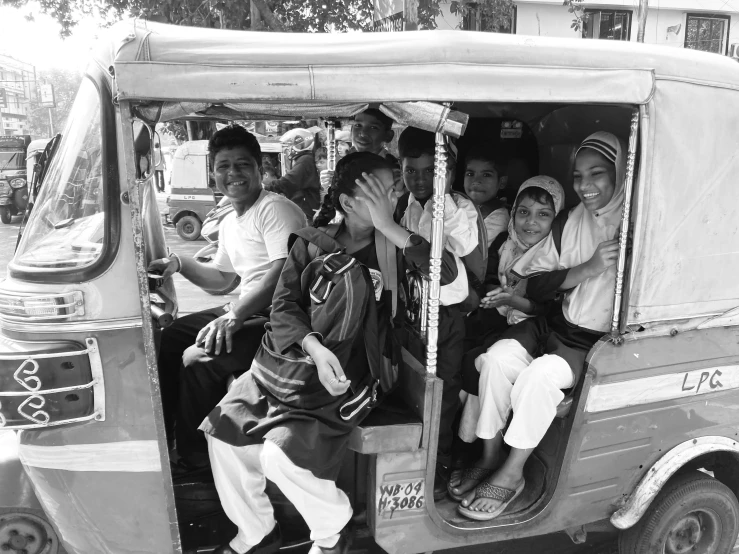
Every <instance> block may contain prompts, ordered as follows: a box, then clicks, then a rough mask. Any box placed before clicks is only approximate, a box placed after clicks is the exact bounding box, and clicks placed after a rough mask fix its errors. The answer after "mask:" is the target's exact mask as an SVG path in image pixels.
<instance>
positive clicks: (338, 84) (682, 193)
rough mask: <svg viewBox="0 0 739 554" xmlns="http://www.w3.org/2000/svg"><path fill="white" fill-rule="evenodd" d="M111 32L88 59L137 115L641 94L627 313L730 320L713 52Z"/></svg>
mask: <svg viewBox="0 0 739 554" xmlns="http://www.w3.org/2000/svg"><path fill="white" fill-rule="evenodd" d="M111 32H112V33H113V34H112V37H113V38H112V39H111V40H109V41H108V42H107V43H103V45H102V47H101V49H99V50H98V51H97V54H96V57H95V62H96V63H97V64H98V65H99V66H100V67H101V68H102V69H104V70H105V71H106V74H107V72H108V70H109V68H110V69H111V70H112V71H113V72H114V74H115V79H114V83H113V86H112V90H113V94H114V95H116V96H117V98H118V99H119V100H131V101H133V102H134V103H136V104H138V106H137V110H138V113H139V114H140V115H143V116H144V117H145V118H147V119H149V120H150V121H163V120H167V119H178V118H180V119H181V118H187V117H191V118H192V117H209V118H213V117H214V116H215V118H217V117H218V116H221V118H222V119H228V118H229V117H230V118H231V119H238V118H239V117H238V116H241V117H242V118H244V119H249V118H251V119H257V118H262V119H267V118H271V117H288V116H293V117H294V116H303V117H306V118H310V117H316V116H330V115H333V116H337V117H340V116H350V115H353V114H355V113H358V112H360V111H362V110H363V109H365V108H366V106H367V104H368V103H375V102H385V103H388V102H396V103H397V102H399V103H403V102H406V101H419V100H421V101H424V100H425V101H429V102H437V103H438V102H443V101H455V102H458V104H456V105H455V106H461V107H460V109H463V108H466V107H470V108H474V106H475V105H476V104H474V103H475V102H488V103H495V104H497V105H501V104H504V103H508V104H510V105H517V106H520V108H521V112H520V114H519V115H518V117H519V118H520V119H524V120H528V121H531V120H534V119H538V118H541V117H543V116H545V115H546V114H547V113H549V112H552V110H555V109H557V107H558V106H560V107H561V106H565V105H570V106H571V105H572V104H575V105H577V104H589V105H593V104H611V105H613V104H618V105H621V106H623V105H631V106H636V105H639V106H641V114H640V132H639V153H640V157H639V159H638V164H639V165H638V167H637V170H638V171H637V173H636V187H637V188H636V195H635V197H634V209H635V212H634V213H635V214H636V216H635V219H634V221H635V225H634V232H633V237H634V242H633V251H632V257H631V265H630V266H629V267H630V269H629V271H630V287H629V290H628V291H627V296H626V300H627V301H626V302H625V304H624V307H625V309H626V313H627V319H628V322H629V323H630V324H632V325H635V326H638V325H644V326H649V325H653V324H657V325H659V324H660V323H662V322H666V321H667V322H675V323H674V324H675V325H677V326H679V325H680V323H678V322H681V321H682V322H687V323H686V325H687V326H688V327H690V326H694V325H695V324H696V323H694V322H695V321H697V320H700V319H701V318H703V319H705V318H716V316H719V317H718V319H717V320H715V321H718V322H721V321H729V322H731V321H734V320H736V321H739V313H738V314H737V315H735V316H731V314H732V313H734V312H739V308H738V307H739V285H737V284H736V283H737V280H736V275H737V274H739V202H737V201H736V190H737V175H739V133H737V129H739V110H736V109H734V108H733V107H734V106H736V105H737V104H739V64H737V63H736V62H734V61H733V60H731V59H729V58H727V57H725V56H720V55H715V54H708V53H704V52H696V51H693V50H688V49H681V48H668V47H660V46H650V45H644V44H637V43H632V42H621V41H608V40H576V39H549V38H542V37H528V36H520V35H504V34H496V33H480V32H463V31H423V32H406V33H349V34H297V33H296V34H281V33H258V32H244V31H222V30H212V29H201V28H192V27H175V26H168V25H163V24H156V23H150V22H145V21H128V22H122V23H120V24H118V25H116V26H114V28H113V29H112V31H111ZM525 103H530V104H528V105H527V104H525ZM491 105H492V104H491ZM527 106H528V107H527ZM537 106H538V107H537ZM527 109H529V110H532V111H530V113H529V115H530V116H531V117H528V118H527V117H526V110H527ZM488 116H493V114H492V113H488ZM573 132H574V131H572V129H570V134H572V133H573ZM564 133H565V134H566V133H567V130H565V131H564ZM575 134H577V133H575ZM583 138H585V137H584V136H571V137H568V138H567V139H566V140H568V141H569V142H571V143H575V142H579V141H580V140H582V139H583ZM622 138H624V139H625V138H627V137H625V136H624V137H622ZM571 161H573V160H571ZM722 314H728V316H726V315H725V316H723V317H722ZM726 317H729V318H730V319H728V320H727V319H726ZM731 317H734V319H731ZM670 325H672V323H670Z"/></svg>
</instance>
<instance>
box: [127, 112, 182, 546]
mask: <svg viewBox="0 0 739 554" xmlns="http://www.w3.org/2000/svg"><path fill="white" fill-rule="evenodd" d="M116 117H117V118H118V123H119V128H120V129H121V135H120V137H119V140H120V142H119V145H118V147H119V152H120V155H119V157H120V159H121V160H122V161H123V164H121V163H119V167H118V170H119V172H120V171H121V168H122V167H125V176H124V177H125V182H127V183H130V184H129V187H128V191H127V192H128V205H129V209H130V212H131V232H132V234H133V248H134V257H135V260H136V281H137V284H138V288H139V303H140V305H141V318H142V321H141V323H142V326H141V327H142V338H143V343H144V354H145V356H146V369H147V372H148V377H149V384H150V387H151V394H152V410H153V412H154V424H155V426H156V434H157V442H158V445H159V457H160V466H161V467H162V468H168V467H169V466H170V461H169V450H168V449H167V447H166V444H167V439H166V436H165V431H164V409H163V407H162V403H161V400H159V399H157V398H156V397H154V395H159V394H160V392H159V391H160V388H161V387H160V383H159V370H158V367H157V354H156V346H155V344H154V324H153V322H152V317H151V303H150V301H149V277H148V271H147V267H146V241H145V239H144V224H143V216H142V204H143V201H142V197H143V189H142V185H143V184H145V183H146V181H147V179H137V178H136V169H137V168H136V167H135V159H136V156H135V144H134V135H133V121H134V117H133V112H132V110H131V102H130V101H126V100H122V101H120V102H119V104H118V106H117V107H116ZM162 479H163V480H164V491H165V493H164V494H165V498H166V501H167V511H168V517H169V520H170V534H171V537H172V545H173V550H174V552H176V553H177V554H180V553H181V552H182V543H181V540H180V532H179V527H178V525H177V515H176V513H175V500H174V487H173V485H172V474H171V473H170V472H169V471H165V470H162Z"/></svg>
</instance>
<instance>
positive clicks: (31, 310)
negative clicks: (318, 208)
mask: <svg viewBox="0 0 739 554" xmlns="http://www.w3.org/2000/svg"><path fill="white" fill-rule="evenodd" d="M738 99H739V67H737V66H736V64H735V63H734V62H733V61H732V60H730V59H728V58H725V57H722V56H714V55H711V54H706V53H702V52H696V51H692V50H682V49H674V48H663V47H656V46H645V45H642V44H633V43H626V44H622V43H619V44H614V43H612V42H611V41H582V40H560V39H548V38H541V37H526V36H520V35H498V34H491V33H474V32H461V31H451V32H446V31H438V32H436V31H426V32H422V33H421V32H407V33H387V34H385V33H383V34H371V33H365V34H359V33H357V34H314V35H299V34H278V33H248V32H243V33H241V32H234V31H221V30H213V29H199V28H185V27H170V26H166V25H161V24H154V23H149V22H145V21H128V22H124V23H121V24H118V25H116V26H114V27H113V29H112V30H111V34H110V35H109V38H108V39H107V40H106V41H104V42H103V43H102V45H101V46H100V48H99V49H98V50H97V51H96V53H95V56H94V59H93V62H92V63H91V64H90V65H89V67H88V70H87V73H86V76H85V79H84V80H83V83H82V85H81V87H80V90H79V93H78V96H77V100H76V101H75V104H74V108H73V111H72V114H71V116H70V117H69V119H68V121H69V123H68V125H67V128H66V129H65V131H64V133H63V138H62V139H61V143H60V145H59V147H58V149H57V152H56V155H55V156H54V157H53V159H52V162H51V167H50V168H49V170H48V172H47V174H46V178H45V181H44V187H43V189H42V192H41V194H40V196H39V198H38V199H37V203H36V207H35V209H34V211H33V213H32V215H31V218H30V221H29V224H28V227H27V230H26V232H25V233H24V235H23V238H22V241H21V243H20V245H19V247H18V249H17V251H16V253H15V256H14V258H13V260H12V262H11V263H10V265H9V271H8V276H7V278H6V279H5V280H4V281H2V282H0V335H1V337H0V426H2V427H3V428H4V429H6V430H13V431H17V432H18V436H17V440H16V439H15V437H14V436H11V438H10V439H8V438H7V435H6V436H4V438H3V441H4V442H3V443H2V444H3V445H4V446H3V450H2V456H0V482H1V483H2V488H1V489H0V547H1V548H3V549H4V550H6V551H10V552H16V553H18V552H22V551H25V552H27V553H28V554H41V553H44V554H46V553H54V552H68V553H70V554H99V553H101V552H106V553H144V552H145V553H151V554H166V553H175V552H177V553H179V552H183V551H185V552H195V551H197V552H207V551H209V550H208V548H209V547H210V548H212V547H213V545H216V544H219V543H220V542H222V541H223V540H224V539H228V538H230V536H231V528H230V527H228V526H223V525H222V521H221V520H219V519H218V517H217V513H218V500H217V496H216V495H215V493H214V492H213V489H212V487H211V488H208V484H207V483H190V484H188V485H177V486H173V482H172V479H171V476H170V471H169V456H168V449H167V442H166V439H165V434H164V425H163V417H162V403H161V397H160V391H159V381H158V375H157V367H156V363H157V355H156V352H157V339H158V334H159V329H158V324H157V322H158V321H161V319H160V317H159V316H160V315H161V314H162V313H165V312H166V313H169V314H171V315H173V316H176V315H177V297H176V293H175V291H174V289H173V283H172V282H171V281H170V280H166V281H165V282H164V283H157V282H155V281H156V280H150V279H149V277H148V275H147V266H148V263H149V261H150V260H152V259H155V258H160V257H163V256H165V255H166V254H167V248H166V244H165V239H164V233H163V231H162V225H161V220H160V217H159V213H158V211H157V209H156V202H155V187H154V184H153V177H152V175H151V173H150V172H148V171H145V172H142V171H141V166H140V165H139V164H138V163H137V159H138V156H141V155H144V156H146V155H151V156H154V155H155V154H156V153H155V152H146V151H137V148H141V146H140V145H142V144H146V143H147V141H144V140H138V139H139V130H141V132H142V133H148V134H149V136H150V137H153V136H154V133H153V128H154V126H155V125H156V123H159V122H164V121H169V120H173V119H181V118H192V119H195V118H203V117H206V116H207V117H212V118H213V119H217V120H221V121H226V120H248V119H265V118H268V119H274V120H278V119H280V118H290V119H297V118H300V117H304V118H315V117H319V116H320V117H351V116H353V115H354V114H356V113H359V112H361V111H363V110H365V109H366V108H367V106H368V105H370V104H371V105H372V106H375V107H383V108H384V109H386V110H388V111H390V112H392V113H394V114H399V116H400V115H403V114H405V115H407V116H408V117H407V119H406V124H408V123H411V124H417V125H419V126H420V125H422V124H421V123H417V122H415V120H414V119H413V117H412V113H413V112H414V111H415V108H414V106H413V102H415V101H419V102H423V103H426V104H435V105H438V107H439V113H440V114H441V115H440V116H439V117H438V120H437V121H436V122H435V123H434V124H435V125H436V128H437V129H438V133H437V144H438V146H439V147H438V148H437V159H436V179H435V186H434V197H433V201H434V202H435V205H436V206H437V207H438V208H439V209H438V210H436V211H435V214H436V215H435V220H434V233H433V247H432V264H431V265H432V271H431V274H430V275H429V276H427V278H424V279H422V281H421V282H420V283H419V284H418V287H415V290H417V291H419V294H420V297H419V298H418V300H419V305H420V310H419V312H416V313H413V314H410V315H411V316H413V317H409V329H410V330H412V331H414V332H412V333H409V340H408V344H407V345H406V349H405V351H404V359H405V362H406V363H405V367H404V369H403V370H402V372H401V374H400V378H399V385H398V394H397V395H396V396H395V397H394V399H393V400H394V401H393V403H390V404H387V405H385V404H383V405H380V406H379V407H377V408H376V409H375V411H374V412H373V413H372V414H371V415H370V416H369V417H368V418H367V420H365V422H364V423H363V424H362V425H361V426H360V427H359V428H358V429H357V430H356V431H355V433H354V435H353V436H352V439H351V448H352V452H351V453H350V455H349V456H348V457H347V459H346V460H345V469H346V471H345V474H344V475H342V477H340V479H339V484H340V485H341V486H342V487H343V488H344V489H345V490H346V491H347V493H348V494H349V496H350V498H351V500H352V503H353V507H354V512H355V514H356V517H355V520H356V521H355V523H356V525H357V527H359V528H360V529H359V530H358V531H357V532H358V533H360V534H362V533H363V534H364V536H368V537H371V538H372V539H373V540H374V541H375V542H376V544H377V545H379V546H380V547H381V548H382V549H383V550H384V551H386V552H389V553H399V554H400V553H402V554H413V553H420V552H431V551H437V550H444V549H448V548H453V547H464V546H473V545H483V544H484V545H488V546H487V547H486V548H487V551H488V552H496V551H497V549H496V543H498V542H500V541H503V540H518V539H524V538H527V537H532V536H536V535H542V534H545V533H553V532H559V531H565V532H567V533H568V534H569V536H570V537H571V538H572V539H573V540H574V541H575V542H582V541H584V540H585V537H586V534H587V532H588V531H589V530H590V529H593V528H600V529H603V528H607V529H610V530H613V531H616V530H618V531H620V539H619V548H620V552H621V553H622V554H633V553H640V554H647V553H652V552H660V553H662V552H664V553H667V554H676V553H683V552H694V553H696V554H709V553H710V554H727V553H728V552H730V551H731V550H732V548H733V545H734V542H735V541H736V537H737V533H738V532H739V501H737V495H738V494H739V410H738V409H737V408H739V340H737V337H738V336H739V285H737V281H736V275H737V273H738V272H739V248H737V245H738V244H739V202H737V201H736V200H735V191H736V187H737V175H739V156H737V152H738V151H739V136H737V134H736V131H735V130H736V128H737V127H738V126H739V112H737V111H736V110H731V109H729V108H728V107H730V106H734V105H735V104H736V102H737V100H738ZM448 103H452V104H451V106H450V105H449V104H448ZM450 110H456V111H459V112H462V113H464V114H468V115H469V117H470V122H469V127H468V128H469V129H471V128H472V127H473V126H475V125H477V126H483V127H487V128H498V127H496V125H498V126H499V125H500V122H501V121H503V120H516V121H521V122H523V123H524V124H525V125H526V126H527V127H528V129H529V130H531V132H532V134H533V136H534V137H535V138H536V146H537V151H536V152H535V156H534V159H536V160H538V170H537V171H538V173H543V174H547V175H551V176H552V177H555V178H556V179H558V180H559V181H560V182H561V183H562V184H563V185H564V186H565V187H566V188H570V187H571V184H572V163H573V158H574V151H575V148H576V146H577V145H578V144H579V143H580V141H581V140H582V139H583V138H584V137H586V136H588V135H589V134H590V133H592V132H594V131H598V130H605V131H610V132H612V133H615V134H617V135H619V136H621V137H623V138H627V139H628V144H629V155H628V162H629V163H628V171H627V175H626V178H625V183H624V184H625V193H626V199H627V200H626V203H625V206H624V209H623V216H622V221H621V227H620V245H619V260H618V272H617V280H616V283H615V303H614V315H613V321H612V325H611V331H610V332H609V333H606V334H604V336H603V337H602V339H601V340H600V341H599V342H598V343H597V344H596V345H595V346H594V347H593V349H592V350H591V351H590V353H589V355H588V358H587V362H586V371H585V372H584V374H583V377H582V378H581V380H580V382H579V383H578V384H577V386H576V387H575V388H574V389H573V390H572V391H571V392H570V394H568V395H567V397H566V398H565V400H564V401H563V402H562V403H561V404H560V407H559V410H558V415H557V418H556V419H555V421H554V423H553V424H552V426H551V427H550V429H549V431H548V433H547V435H546V437H545V439H544V440H543V441H542V443H541V444H540V445H539V447H538V448H536V450H535V451H534V455H533V456H532V457H531V458H530V460H529V463H528V466H527V468H526V473H527V478H526V482H527V486H526V489H525V491H524V494H522V495H521V496H520V497H519V498H518V499H517V500H516V501H515V502H514V503H513V504H511V505H510V506H509V507H508V509H507V511H506V512H504V513H503V514H502V515H501V516H500V517H497V518H496V519H493V520H492V521H489V522H473V521H468V520H465V519H463V518H461V517H460V516H458V515H457V512H456V505H455V504H454V503H452V502H451V501H450V500H442V501H440V502H435V501H434V499H433V495H432V494H431V492H432V489H433V479H434V467H435V461H436V442H437V437H438V422H439V414H440V398H441V392H442V381H441V380H439V379H438V378H437V377H436V376H435V369H436V366H435V360H436V339H437V332H438V330H437V323H438V317H437V312H438V305H439V303H438V298H439V271H440V270H439V267H440V265H439V264H440V262H439V258H440V256H441V248H442V244H441V240H440V239H441V237H442V225H443V221H442V217H441V212H443V210H442V209H441V206H442V204H443V182H444V179H443V176H444V169H445V163H446V162H445V154H444V152H445V150H444V148H443V147H442V146H443V143H444V140H445V133H447V132H449V129H448V126H447V123H448V120H447V115H448V113H449V111H450ZM409 114H411V115H409ZM426 124H428V122H426ZM707 137H710V140H709V139H708V138H707ZM153 145H154V140H149V141H148V146H146V147H145V148H148V149H149V150H152V151H153V149H154V146H153ZM83 162H84V165H85V167H84V168H82V167H81V166H80V164H82V163H83ZM78 166H80V167H78ZM78 170H80V171H78ZM74 174H77V175H78V177H77V179H76V180H77V181H80V180H81V182H80V184H81V185H83V186H84V187H85V188H87V189H95V190H96V191H97V192H98V194H95V195H90V196H89V198H92V199H94V200H95V202H94V203H90V202H87V203H84V202H83V198H82V197H78V196H69V195H68V194H67V191H68V187H67V184H68V182H69V178H70V175H74ZM414 322H415V323H414ZM11 439H12V440H11ZM19 460H20V462H21V463H22V469H21V468H20V465H19ZM275 498H277V497H275ZM275 504H276V505H277V515H278V519H279V518H280V517H289V516H290V514H294V511H292V512H291V511H290V507H289V506H287V505H284V504H280V502H279V500H277V499H276V500H275ZM202 505H205V506H206V508H205V509H202V508H198V506H202ZM283 529H290V532H291V533H292V534H293V535H294V536H293V537H292V538H293V539H294V541H295V543H299V542H300V540H301V536H300V532H301V530H302V527H300V526H299V525H293V524H291V525H284V526H283ZM305 539H306V537H302V540H305ZM295 543H293V544H295ZM5 545H7V548H6V547H5ZM509 545H510V543H509Z"/></svg>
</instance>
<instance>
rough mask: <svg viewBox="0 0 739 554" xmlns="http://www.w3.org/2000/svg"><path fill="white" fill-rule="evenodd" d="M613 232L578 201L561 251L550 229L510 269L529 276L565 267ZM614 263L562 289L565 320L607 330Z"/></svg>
mask: <svg viewBox="0 0 739 554" xmlns="http://www.w3.org/2000/svg"><path fill="white" fill-rule="evenodd" d="M615 236H616V228H615V227H614V225H613V224H611V222H609V221H607V220H606V219H605V218H602V219H599V218H598V217H597V216H594V215H593V214H591V213H590V212H588V210H586V209H585V207H584V206H583V205H582V204H578V205H577V206H576V207H575V208H574V209H573V210H572V212H571V213H570V215H569V217H568V218H567V223H566V224H565V227H564V229H563V231H562V253H561V255H560V254H557V247H556V246H555V244H554V239H553V238H552V235H551V233H550V234H549V236H548V237H547V238H545V239H544V240H543V241H541V242H540V243H539V244H537V245H536V246H534V247H533V248H531V250H529V251H528V252H526V254H524V255H523V256H522V257H521V258H520V259H519V260H518V262H517V263H516V265H515V266H514V268H513V271H514V272H516V273H517V274H519V275H526V276H528V277H531V276H532V275H536V274H538V273H542V272H548V271H553V270H557V269H568V268H573V267H576V266H578V265H580V264H582V263H585V262H587V261H588V260H589V259H590V258H591V257H592V256H593V254H594V253H595V250H596V248H598V245H599V244H600V243H601V242H604V241H607V240H611V239H613V238H615ZM615 288H616V266H615V265H613V266H611V267H609V268H608V269H607V270H606V271H604V272H603V273H601V274H600V275H598V276H596V277H591V278H590V279H586V280H585V281H583V282H582V283H580V284H579V285H577V286H576V287H575V288H573V289H572V290H569V291H567V292H565V296H564V301H563V303H562V312H563V314H564V316H565V318H567V321H569V322H570V323H572V324H574V325H577V326H578V327H583V328H585V329H589V330H591V331H599V332H604V333H605V332H608V331H609V330H610V328H611V319H612V317H613V299H614V296H615Z"/></svg>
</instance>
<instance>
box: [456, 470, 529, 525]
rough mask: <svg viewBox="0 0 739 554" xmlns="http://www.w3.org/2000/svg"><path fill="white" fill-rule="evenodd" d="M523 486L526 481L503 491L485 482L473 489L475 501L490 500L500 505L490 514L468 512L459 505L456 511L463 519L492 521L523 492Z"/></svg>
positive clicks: (474, 511) (501, 488)
mask: <svg viewBox="0 0 739 554" xmlns="http://www.w3.org/2000/svg"><path fill="white" fill-rule="evenodd" d="M525 486H526V481H525V480H523V479H521V484H520V485H518V486H517V487H516V488H515V489H514V490H511V489H505V488H503V487H499V486H497V485H492V484H490V483H488V482H486V481H485V482H482V483H480V484H479V485H477V488H476V489H475V500H476V499H478V498H492V499H493V500H500V501H501V502H502V504H501V505H500V506H498V508H497V509H495V510H493V511H492V512H480V511H477V510H470V509H469V508H465V507H464V506H462V505H461V504H460V505H459V507H458V508H457V511H458V512H459V513H460V514H462V515H463V516H464V517H467V518H470V519H474V520H476V521H490V520H491V519H494V518H496V517H498V516H499V515H500V514H502V513H503V511H505V509H506V508H507V507H508V505H509V504H510V503H511V502H513V501H514V500H515V499H516V497H517V496H518V495H519V494H521V493H522V492H523V489H524V487H525ZM473 502H474V501H473Z"/></svg>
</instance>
